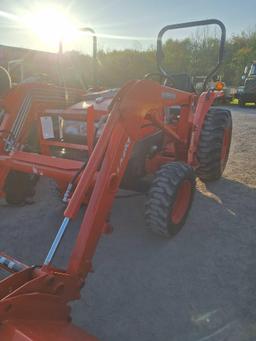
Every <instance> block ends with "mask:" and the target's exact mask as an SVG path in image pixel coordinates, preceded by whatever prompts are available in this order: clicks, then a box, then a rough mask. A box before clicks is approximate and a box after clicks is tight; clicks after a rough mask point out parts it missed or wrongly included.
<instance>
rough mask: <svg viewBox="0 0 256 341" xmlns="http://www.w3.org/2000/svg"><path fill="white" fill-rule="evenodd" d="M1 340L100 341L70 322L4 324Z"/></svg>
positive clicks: (19, 321) (0, 329) (0, 330)
mask: <svg viewBox="0 0 256 341" xmlns="http://www.w3.org/2000/svg"><path fill="white" fill-rule="evenodd" d="M0 340H5V341H70V340H74V341H99V340H98V339H96V338H95V337H94V336H91V335H89V334H87V333H86V332H85V331H83V330H81V329H80V328H79V327H77V326H75V325H73V324H71V323H68V322H49V321H38V320H37V321H31V320H30V321H21V320H16V321H15V320H14V321H8V322H4V323H2V324H1V326H0Z"/></svg>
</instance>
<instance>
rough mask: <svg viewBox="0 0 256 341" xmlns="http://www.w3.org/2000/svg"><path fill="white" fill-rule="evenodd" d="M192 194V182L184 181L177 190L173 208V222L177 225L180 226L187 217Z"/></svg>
mask: <svg viewBox="0 0 256 341" xmlns="http://www.w3.org/2000/svg"><path fill="white" fill-rule="evenodd" d="M191 193H192V185H191V182H190V181H189V180H184V181H183V182H182V183H181V184H180V186H179V188H178V190H177V195H176V200H175V202H174V204H173V207H172V212H171V221H172V222H173V223H174V224H175V225H177V224H179V223H180V222H181V221H182V219H183V218H184V216H185V215H186V213H187V211H188V208H189V205H190V199H191Z"/></svg>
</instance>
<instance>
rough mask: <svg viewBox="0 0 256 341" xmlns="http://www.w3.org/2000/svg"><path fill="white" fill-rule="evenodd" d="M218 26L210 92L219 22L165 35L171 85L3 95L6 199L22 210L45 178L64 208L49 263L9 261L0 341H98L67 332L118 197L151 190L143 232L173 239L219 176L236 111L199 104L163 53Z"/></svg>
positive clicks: (0, 133) (0, 173) (5, 259)
mask: <svg viewBox="0 0 256 341" xmlns="http://www.w3.org/2000/svg"><path fill="white" fill-rule="evenodd" d="M213 24H215V25H218V26H219V27H220V28H221V32H222V36H221V42H220V50H219V61H218V65H217V66H216V67H215V68H214V70H213V71H212V72H210V74H209V75H208V77H207V79H206V81H205V84H206V83H207V82H208V79H210V78H211V77H212V75H213V74H214V73H215V72H216V71H217V69H218V67H219V65H220V63H221V61H222V58H223V49H224V43H225V27H224V25H223V24H222V23H221V22H220V21H218V20H215V19H212V20H205V21H197V22H191V23H183V24H177V25H169V26H166V27H164V28H163V29H162V30H161V32H160V33H159V35H158V41H157V62H158V67H159V75H160V76H161V78H163V79H164V81H163V83H160V82H156V81H153V80H150V79H144V80H134V81H130V82H128V83H127V84H125V85H124V86H123V87H122V88H121V89H120V90H113V91H105V92H101V93H88V92H87V93H85V92H83V91H79V90H72V89H65V88H60V87H56V86H53V85H47V84H21V85H19V86H17V87H15V88H10V89H9V90H8V91H7V92H6V94H5V95H4V96H3V97H2V101H1V107H2V111H1V116H0V117H1V120H0V122H1V125H0V189H1V194H2V196H5V197H6V199H7V201H9V202H11V203H19V204H20V203H22V202H24V201H26V199H27V198H28V197H30V196H32V195H33V192H34V189H35V184H36V181H37V180H38V178H39V177H40V176H47V177H50V178H53V179H54V180H55V181H56V182H57V184H58V186H59V188H60V190H61V191H62V192H63V194H64V198H65V201H66V203H67V206H66V209H65V212H64V219H63V222H62V224H61V226H60V228H59V231H58V233H57V235H56V238H55V240H54V241H53V244H52V246H51V248H50V250H49V253H48V255H47V256H46V258H45V261H44V264H43V265H40V266H28V265H25V264H23V263H20V262H19V261H17V260H15V259H14V258H12V257H9V256H7V255H5V254H1V257H0V266H1V268H2V269H4V270H5V272H6V278H5V279H4V280H3V281H1V282H0V321H1V324H0V339H1V340H13V341H14V340H33V341H39V340H40V341H41V340H76V341H79V340H87V341H89V340H90V341H92V340H96V339H95V338H94V337H92V336H89V335H88V334H86V333H85V332H83V331H82V330H80V329H78V328H77V327H75V326H74V325H73V324H71V322H70V321H71V320H70V308H69V307H68V303H69V302H70V301H72V300H75V299H78V298H79V295H80V290H81V288H82V286H83V284H84V280H85V277H86V275H87V274H88V272H90V271H91V269H92V257H93V254H94V252H95V248H96V245H97V242H98V240H99V238H100V236H101V234H102V233H104V232H106V231H107V230H108V227H109V215H110V211H111V207H112V203H113V200H114V198H115V195H116V193H117V191H118V189H119V187H122V188H126V189H130V190H136V191H142V192H146V193H147V202H146V222H147V225H148V226H149V228H150V229H152V230H153V231H155V232H157V233H159V234H161V235H162V236H166V237H171V236H173V235H175V234H176V233H177V232H178V231H179V230H180V228H181V227H182V226H183V224H184V222H185V219H186V217H187V214H188V211H189V208H190V205H191V203H192V199H193V194H194V191H195V177H196V175H198V176H199V177H200V178H201V179H202V180H203V181H210V180H216V179H218V178H219V177H220V176H221V175H222V173H223V170H224V168H225V165H226V162H227V158H228V153H229V146H230V140H231V131H232V122H231V116H230V112H229V111H228V110H224V109H219V108H214V109H213V108H211V105H212V104H213V102H214V100H215V99H216V98H217V97H219V96H221V95H222V93H221V91H215V89H209V90H207V91H204V92H203V93H202V94H201V95H200V96H197V95H196V93H195V92H194V89H193V85H192V84H191V81H190V77H189V76H187V75H185V74H182V75H180V74H179V75H176V74H169V73H168V72H167V71H166V70H165V68H164V65H163V52H162V37H163V35H164V33H165V32H166V31H168V30H172V29H179V28H184V27H194V26H202V25H213ZM150 76H151V75H147V78H149V77H150ZM152 76H153V75H152ZM74 121H76V122H77V129H78V132H79V134H78V133H77V131H76V127H75V126H74ZM81 122H82V125H81ZM71 128H72V129H73V130H72V129H71ZM83 204H86V205H85V206H83V209H84V211H85V213H84V218H83V221H82V224H81V227H80V231H79V233H78V236H77V240H76V243H75V246H74V248H73V251H72V254H71V256H70V260H69V263H68V265H67V267H66V269H58V268H56V267H54V265H53V261H54V255H55V253H56V252H57V249H58V247H60V245H61V240H62V237H63V235H64V233H65V231H66V229H67V228H68V225H69V223H70V222H71V221H72V220H73V219H75V217H76V215H77V213H78V211H79V210H80V209H81V207H82V205H83Z"/></svg>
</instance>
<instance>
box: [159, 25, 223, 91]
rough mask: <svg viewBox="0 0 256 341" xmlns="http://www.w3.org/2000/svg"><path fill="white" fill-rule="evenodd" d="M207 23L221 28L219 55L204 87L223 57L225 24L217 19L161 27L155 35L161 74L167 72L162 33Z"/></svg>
mask: <svg viewBox="0 0 256 341" xmlns="http://www.w3.org/2000/svg"><path fill="white" fill-rule="evenodd" d="M207 25H217V26H219V27H220V29H221V39H220V47H219V57H218V61H217V65H216V66H215V67H214V69H213V70H212V71H211V72H210V73H209V74H208V75H207V77H206V79H205V81H204V85H203V88H204V89H205V88H206V84H207V83H208V81H209V80H210V79H211V77H212V76H213V75H214V74H215V73H216V71H217V70H218V69H219V67H220V65H221V63H222V61H223V57H224V46H225V41H226V28H225V25H224V24H223V23H222V22H221V21H220V20H218V19H207V20H200V21H191V22H186V23H180V24H174V25H167V26H165V27H163V28H162V29H161V31H160V32H159V34H158V37H157V53H156V59H157V66H158V69H159V71H160V73H161V74H163V76H165V77H167V76H168V72H167V71H166V70H165V68H164V65H163V62H164V52H163V41H162V38H163V35H164V34H165V33H166V32H167V31H170V30H176V29H181V28H188V27H196V26H207Z"/></svg>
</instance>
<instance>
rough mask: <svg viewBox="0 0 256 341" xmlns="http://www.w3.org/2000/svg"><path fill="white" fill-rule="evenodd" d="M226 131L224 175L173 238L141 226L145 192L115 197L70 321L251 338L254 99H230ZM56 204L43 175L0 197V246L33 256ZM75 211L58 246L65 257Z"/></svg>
mask: <svg viewBox="0 0 256 341" xmlns="http://www.w3.org/2000/svg"><path fill="white" fill-rule="evenodd" d="M231 109H232V115H233V122H234V133H233V141H232V148H231V154H230V160H229V163H228V166H227V169H226V171H225V174H224V177H223V178H222V179H221V180H220V181H218V182H215V183H211V184H209V185H207V186H205V185H203V184H202V183H200V182H198V191H197V193H196V197H195V201H194V204H193V207H192V210H191V213H190V215H189V217H188V220H187V223H186V225H185V227H184V228H183V230H182V231H181V232H180V233H179V235H178V236H177V237H176V238H174V239H173V240H163V239H160V238H158V237H156V236H154V235H152V234H151V233H150V232H148V231H147V230H146V228H145V223H144V218H143V211H144V198H143V197H137V198H129V199H119V200H116V202H115V205H114V209H113V212H112V223H113V226H114V232H113V234H112V235H107V236H103V238H102V239H101V241H100V243H99V247H98V249H97V253H96V256H95V258H94V269H95V273H94V274H92V275H89V276H88V279H87V282H86V285H85V288H84V289H83V291H82V299H81V300H80V301H79V302H76V303H74V304H73V321H74V322H75V323H76V324H78V325H79V326H81V327H83V328H85V329H87V330H88V331H90V332H91V333H92V334H94V335H96V336H97V337H98V338H99V339H100V340H101V341H169V340H170V341H208V340H209V341H217V340H218V341H224V340H225V341H253V340H254V341H255V340H256V109H255V108H246V109H240V108H238V107H232V108H231ZM62 211H63V207H62V204H61V203H60V201H59V199H58V197H57V195H56V193H55V191H54V185H53V184H52V183H51V182H49V181H48V180H43V181H41V182H40V183H39V186H38V191H37V196H36V200H35V203H34V204H33V205H31V206H26V207H17V208H13V207H8V206H6V205H5V203H4V201H3V200H2V201H0V216H1V220H0V228H1V229H0V231H1V232H0V236H1V238H0V249H1V250H4V251H5V252H7V253H9V254H11V255H14V256H16V257H17V258H18V259H21V260H23V261H25V262H27V263H28V264H41V263H42V262H43V259H44V257H45V255H46V254H47V251H48V249H49V246H50V244H51V241H52V240H53V238H54V235H55V234H56V231H57V228H58V226H59V224H60V221H61V217H62ZM78 227H79V221H77V222H76V223H73V224H72V225H71V226H70V229H69V231H68V233H67V235H66V236H65V239H64V241H63V245H62V248H61V249H60V250H59V252H58V256H57V259H56V264H62V265H63V264H65V261H66V260H67V258H68V256H69V252H70V248H71V245H72V242H73V241H74V238H75V236H76V233H77V230H78Z"/></svg>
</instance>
